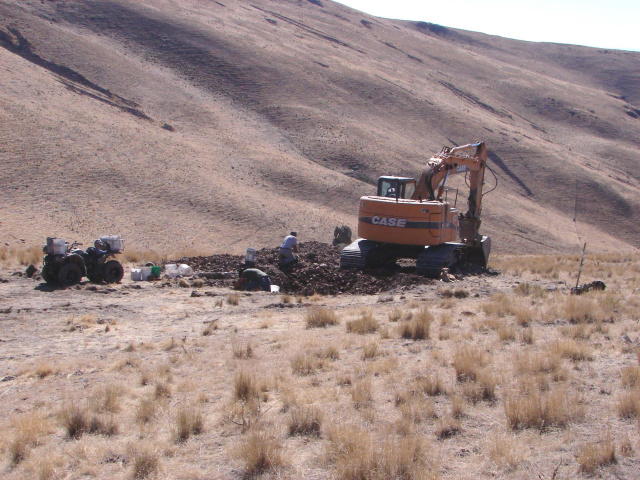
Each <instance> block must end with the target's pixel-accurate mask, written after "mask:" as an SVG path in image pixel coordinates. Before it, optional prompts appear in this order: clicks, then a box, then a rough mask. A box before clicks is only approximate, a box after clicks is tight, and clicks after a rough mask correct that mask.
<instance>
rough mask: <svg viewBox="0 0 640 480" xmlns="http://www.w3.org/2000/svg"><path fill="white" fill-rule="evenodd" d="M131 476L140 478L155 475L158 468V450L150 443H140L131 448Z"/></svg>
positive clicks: (136, 479) (139, 479)
mask: <svg viewBox="0 0 640 480" xmlns="http://www.w3.org/2000/svg"><path fill="white" fill-rule="evenodd" d="M132 457H133V458H132V462H131V463H132V467H133V471H132V474H131V477H132V478H133V479H135V480H142V479H145V478H150V477H153V476H155V474H156V473H157V472H158V470H159V469H160V452H158V450H157V449H156V448H153V447H152V446H151V445H147V444H141V445H137V446H136V447H135V448H134V449H133V454H132Z"/></svg>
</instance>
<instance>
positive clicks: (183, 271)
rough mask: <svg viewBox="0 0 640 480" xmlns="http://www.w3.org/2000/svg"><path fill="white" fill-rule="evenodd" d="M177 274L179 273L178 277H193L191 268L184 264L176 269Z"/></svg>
mask: <svg viewBox="0 0 640 480" xmlns="http://www.w3.org/2000/svg"><path fill="white" fill-rule="evenodd" d="M178 273H180V275H182V276H183V277H190V276H191V275H193V268H191V267H190V266H189V265H187V264H186V263H183V264H182V265H180V266H179V267H178Z"/></svg>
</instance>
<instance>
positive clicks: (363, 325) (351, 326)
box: [347, 310, 380, 335]
mask: <svg viewBox="0 0 640 480" xmlns="http://www.w3.org/2000/svg"><path fill="white" fill-rule="evenodd" d="M379 328H380V324H379V323H378V321H377V320H376V319H375V318H373V311H371V310H363V311H362V312H361V314H360V318H358V319H356V320H350V321H348V322H347V333H358V334H360V335H365V334H367V333H375V332H377V331H378V329H379Z"/></svg>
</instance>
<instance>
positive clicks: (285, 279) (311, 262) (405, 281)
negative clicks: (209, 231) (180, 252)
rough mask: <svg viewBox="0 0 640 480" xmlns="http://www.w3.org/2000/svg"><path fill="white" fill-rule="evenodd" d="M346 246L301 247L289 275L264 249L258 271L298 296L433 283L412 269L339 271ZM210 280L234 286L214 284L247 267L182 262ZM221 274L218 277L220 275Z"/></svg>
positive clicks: (219, 258) (221, 260) (238, 261)
mask: <svg viewBox="0 0 640 480" xmlns="http://www.w3.org/2000/svg"><path fill="white" fill-rule="evenodd" d="M342 248H344V245H339V246H332V245H329V244H326V243H320V242H303V243H300V244H299V253H298V258H299V261H298V264H297V265H296V266H295V267H294V268H293V269H291V270H290V271H287V272H286V273H285V272H283V271H281V270H280V269H279V268H278V249H277V248H263V249H261V250H259V251H258V252H257V253H256V262H255V264H256V268H259V269H260V270H262V271H264V272H265V273H267V274H268V275H269V277H270V278H271V282H272V283H273V284H274V285H279V286H280V291H281V292H283V293H292V294H299V295H313V294H314V293H318V294H320V295H336V294H339V293H352V294H358V295H373V294H376V293H380V292H386V291H389V290H397V289H402V288H406V287H410V286H412V285H419V284H422V285H429V284H433V283H434V280H431V279H427V278H425V277H423V276H421V275H417V274H415V273H414V268H413V267H412V266H409V265H407V266H403V265H396V267H395V268H392V269H386V268H380V269H367V270H365V271H360V270H355V269H348V270H347V269H341V268H340V252H341V251H342ZM179 261H180V262H181V263H186V264H187V265H189V266H191V267H192V268H194V269H195V271H196V273H197V274H199V275H201V276H203V277H205V278H207V277H209V279H208V281H207V283H208V284H210V285H225V284H226V285H231V284H233V280H228V279H227V280H214V279H211V277H215V276H219V274H220V273H222V272H235V271H236V270H237V269H238V268H240V267H241V266H243V265H244V257H243V256H241V255H226V254H223V255H212V256H210V257H184V258H181V259H180V260H179ZM217 274H218V275H217Z"/></svg>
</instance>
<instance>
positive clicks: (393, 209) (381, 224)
mask: <svg viewBox="0 0 640 480" xmlns="http://www.w3.org/2000/svg"><path fill="white" fill-rule="evenodd" d="M486 165H487V148H486V146H485V143H484V142H478V143H473V144H470V145H463V146H461V147H455V148H450V147H444V148H443V149H442V150H441V151H440V153H439V154H437V155H435V156H433V157H432V158H430V159H429V161H428V166H429V169H428V170H427V171H426V172H424V173H423V174H422V175H421V176H420V179H419V180H418V181H417V182H416V180H415V179H413V178H406V177H380V178H379V179H378V191H377V194H376V195H367V196H364V197H361V198H360V212H359V216H358V217H359V218H358V236H359V237H361V238H360V239H359V240H356V241H355V242H353V243H352V244H351V245H349V246H347V247H345V248H344V249H343V250H342V253H341V255H340V266H341V267H343V268H364V267H379V266H386V265H389V264H393V263H395V261H396V259H398V258H415V259H416V272H417V273H419V274H422V275H426V276H428V277H434V278H437V277H438V276H440V273H441V271H442V269H443V268H452V267H455V266H462V265H468V264H473V265H478V266H480V267H482V268H486V266H487V261H488V260H489V253H490V250H491V239H490V238H489V237H487V236H483V235H481V234H480V232H479V230H480V223H481V221H480V213H481V211H482V210H481V203H482V195H483V194H482V188H483V186H484V172H485V169H486ZM461 173H464V174H465V175H468V185H469V197H468V199H467V205H468V210H467V212H466V213H461V212H459V211H458V210H457V209H456V208H455V204H454V205H451V203H449V202H448V200H447V199H446V197H445V198H443V197H444V196H445V192H447V188H446V184H447V180H448V179H449V176H450V175H455V174H461Z"/></svg>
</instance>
